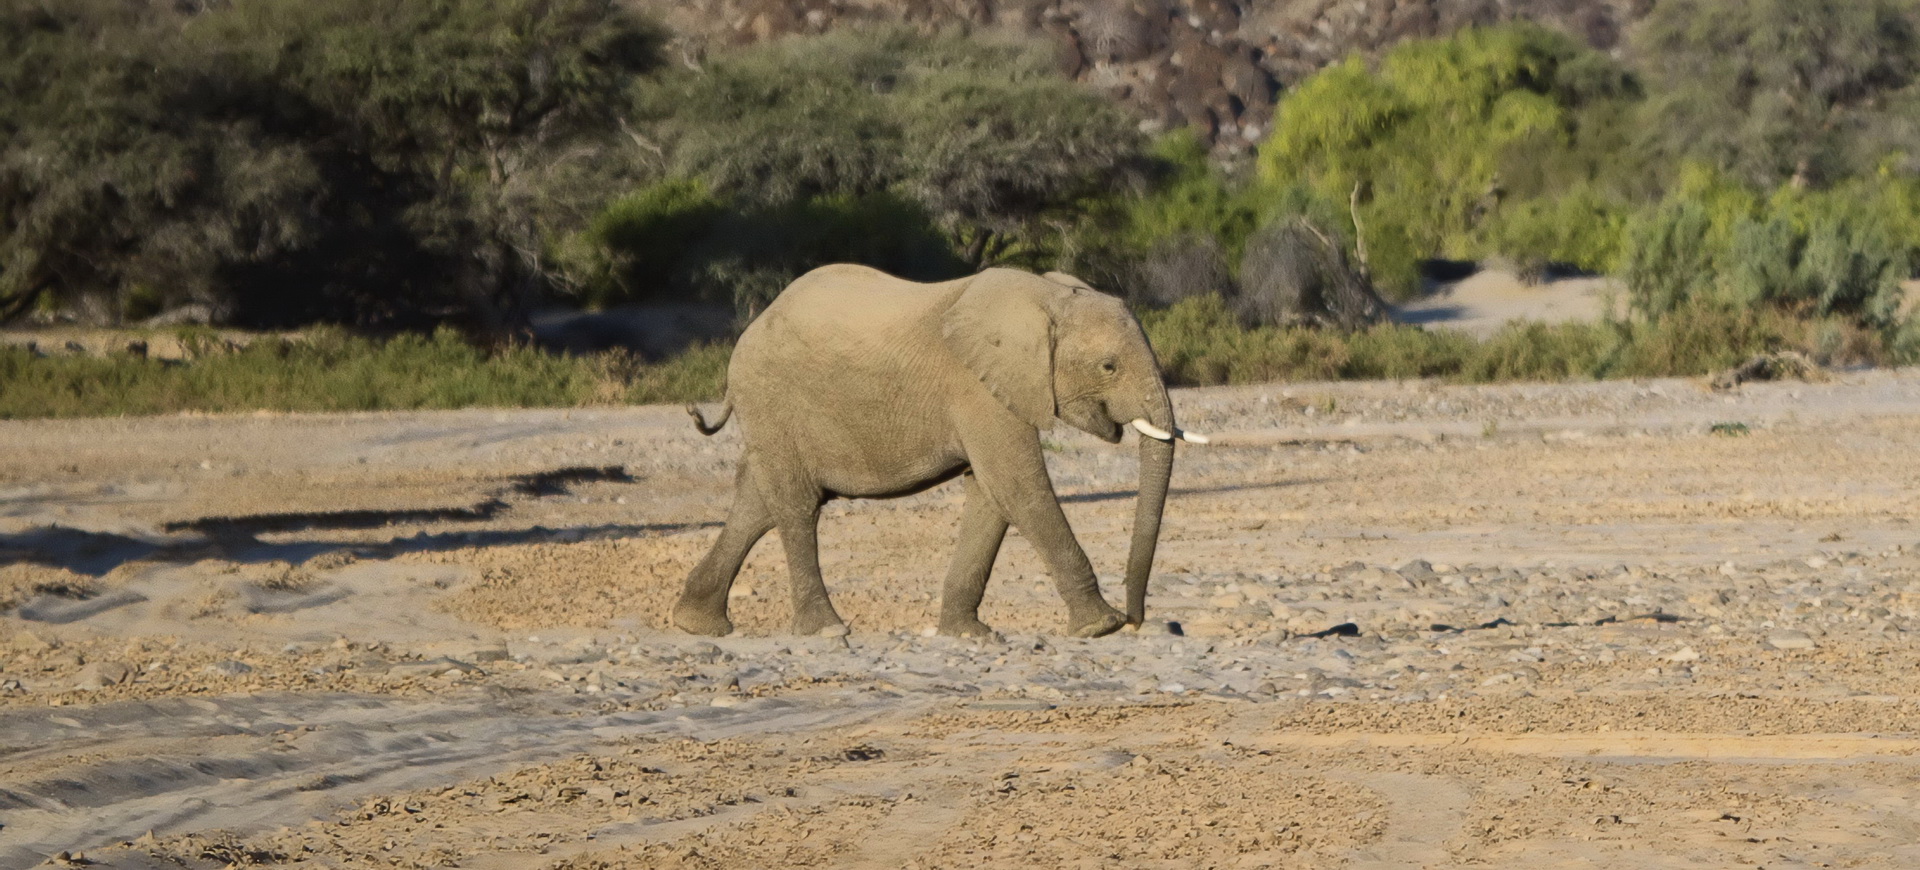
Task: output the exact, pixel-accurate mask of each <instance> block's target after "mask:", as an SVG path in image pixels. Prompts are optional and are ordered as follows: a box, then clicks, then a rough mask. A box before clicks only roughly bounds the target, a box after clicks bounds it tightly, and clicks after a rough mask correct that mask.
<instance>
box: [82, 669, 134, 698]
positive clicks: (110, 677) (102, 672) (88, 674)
mask: <svg viewBox="0 0 1920 870" xmlns="http://www.w3.org/2000/svg"><path fill="white" fill-rule="evenodd" d="M130 679H133V668H131V667H129V666H127V665H125V664H123V663H121V662H94V663H93V664H90V665H87V666H86V667H85V668H84V669H82V670H81V671H80V675H79V677H77V678H75V680H74V683H73V685H74V688H77V689H87V690H89V691H91V690H94V689H104V688H106V687H108V686H118V685H120V684H121V683H124V682H126V681H128V680H130Z"/></svg>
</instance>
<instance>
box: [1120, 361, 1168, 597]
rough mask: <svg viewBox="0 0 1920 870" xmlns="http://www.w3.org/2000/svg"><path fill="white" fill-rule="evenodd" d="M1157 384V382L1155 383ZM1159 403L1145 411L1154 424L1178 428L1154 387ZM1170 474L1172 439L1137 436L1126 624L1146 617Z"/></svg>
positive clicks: (1164, 395) (1164, 398) (1163, 392)
mask: <svg viewBox="0 0 1920 870" xmlns="http://www.w3.org/2000/svg"><path fill="white" fill-rule="evenodd" d="M1155 386H1156V387H1157V386H1159V385H1158V384H1156V385H1155ZM1157 392H1158V393H1159V397H1158V405H1159V407H1158V408H1156V409H1154V410H1153V411H1151V412H1149V413H1148V414H1147V418H1148V420H1150V421H1151V422H1152V423H1153V424H1154V425H1155V426H1158V427H1160V428H1161V429H1164V430H1166V431H1168V432H1175V431H1178V430H1177V429H1176V428H1175V427H1174V423H1173V405H1172V403H1171V402H1170V401H1169V400H1168V399H1167V393H1166V389H1165V388H1164V387H1161V388H1160V389H1159V390H1158V391H1157ZM1172 477H1173V440H1172V439H1169V440H1165V441H1162V440H1159V439H1157V438H1150V437H1146V436H1144V435H1143V436H1141V438H1140V495H1139V497H1138V499H1137V500H1136V501H1135V502H1134V512H1133V545H1132V548H1131V549H1130V550H1129V551H1128V554H1127V581H1126V586H1127V624H1128V625H1133V626H1138V625H1140V624H1141V623H1143V622H1145V621H1146V618H1147V578H1148V576H1149V575H1151V574H1152V573H1153V551H1154V549H1155V548H1156V547H1157V546H1159V542H1160V515H1161V513H1162V512H1163V511H1164V510H1165V509H1166V506H1167V481H1168V480H1170V479H1171V478H1172Z"/></svg>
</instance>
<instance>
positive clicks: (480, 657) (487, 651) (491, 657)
mask: <svg viewBox="0 0 1920 870" xmlns="http://www.w3.org/2000/svg"><path fill="white" fill-rule="evenodd" d="M512 657H513V654H512V653H511V652H509V651H508V650H507V646H506V644H500V645H498V646H485V647H479V648H476V649H475V650H473V652H471V653H468V658H471V659H473V660H474V661H476V662H504V661H506V660H507V659H510V658H512Z"/></svg>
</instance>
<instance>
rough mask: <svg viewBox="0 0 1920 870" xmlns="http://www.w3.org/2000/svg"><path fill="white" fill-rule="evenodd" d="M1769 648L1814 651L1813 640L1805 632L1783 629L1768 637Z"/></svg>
mask: <svg viewBox="0 0 1920 870" xmlns="http://www.w3.org/2000/svg"><path fill="white" fill-rule="evenodd" d="M1767 646H1769V647H1772V648H1774V649H1779V650H1793V649H1813V648H1814V647H1815V646H1816V644H1815V643H1814V642H1813V638H1812V637H1809V636H1808V635H1807V633H1806V632H1804V631H1796V630H1794V629H1790V628H1789V629H1782V630H1780V631H1776V632H1773V633H1772V634H1769V635H1767Z"/></svg>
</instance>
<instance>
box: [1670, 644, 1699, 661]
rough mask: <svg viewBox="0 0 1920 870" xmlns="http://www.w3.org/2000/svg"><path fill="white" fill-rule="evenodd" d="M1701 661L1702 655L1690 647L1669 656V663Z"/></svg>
mask: <svg viewBox="0 0 1920 870" xmlns="http://www.w3.org/2000/svg"><path fill="white" fill-rule="evenodd" d="M1699 660H1700V653H1699V652H1697V651H1695V650H1694V648H1693V647H1690V646H1683V647H1681V648H1679V649H1677V650H1674V651H1673V652H1671V653H1668V654H1667V661H1670V662H1697V661H1699Z"/></svg>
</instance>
